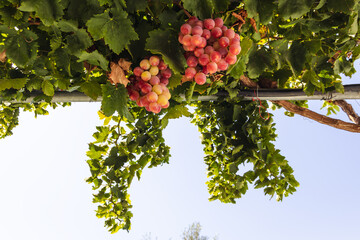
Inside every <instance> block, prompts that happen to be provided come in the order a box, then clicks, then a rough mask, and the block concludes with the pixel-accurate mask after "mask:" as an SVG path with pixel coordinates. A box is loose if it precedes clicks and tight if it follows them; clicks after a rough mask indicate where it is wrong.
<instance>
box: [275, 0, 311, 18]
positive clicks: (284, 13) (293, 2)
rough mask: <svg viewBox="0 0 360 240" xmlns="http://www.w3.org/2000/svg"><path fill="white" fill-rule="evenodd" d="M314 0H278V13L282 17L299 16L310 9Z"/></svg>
mask: <svg viewBox="0 0 360 240" xmlns="http://www.w3.org/2000/svg"><path fill="white" fill-rule="evenodd" d="M313 2H314V0H302V1H298V0H279V13H280V16H281V17H283V18H284V19H289V18H299V17H301V16H302V15H304V14H305V13H307V12H309V11H310V8H311V5H312V4H313Z"/></svg>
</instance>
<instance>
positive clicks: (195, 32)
mask: <svg viewBox="0 0 360 240" xmlns="http://www.w3.org/2000/svg"><path fill="white" fill-rule="evenodd" d="M191 34H192V35H200V36H201V35H202V34H203V29H202V27H200V26H195V27H193V29H192V32H191Z"/></svg>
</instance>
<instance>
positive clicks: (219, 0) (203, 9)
mask: <svg viewBox="0 0 360 240" xmlns="http://www.w3.org/2000/svg"><path fill="white" fill-rule="evenodd" d="M183 3H184V8H185V9H186V10H189V11H191V12H192V13H193V14H194V15H195V16H197V17H199V18H200V19H205V18H210V17H211V16H212V14H213V13H214V12H220V11H224V10H226V9H227V7H228V6H229V4H230V0H184V1H183Z"/></svg>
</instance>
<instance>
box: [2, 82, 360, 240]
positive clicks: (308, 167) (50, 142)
mask: <svg viewBox="0 0 360 240" xmlns="http://www.w3.org/2000/svg"><path fill="white" fill-rule="evenodd" d="M359 82H360V81H359V80H358V78H355V79H354V81H353V83H359ZM358 102H360V101H358ZM353 103H354V104H353V105H354V107H355V108H356V110H357V112H360V105H358V103H356V102H354V101H353ZM99 106H100V105H99V104H98V103H89V104H87V103H82V104H80V103H79V104H73V106H72V107H68V108H59V109H56V110H55V111H50V115H49V116H39V117H38V119H34V118H33V115H32V114H30V113H22V114H21V117H20V126H18V127H17V128H16V129H15V130H14V135H13V136H11V137H8V138H6V139H3V140H1V141H0V151H1V158H0V164H1V168H0V169H1V174H0V182H1V183H2V188H1V195H0V212H1V214H0V239H2V240H23V239H27V240H49V239H51V240H60V239H61V240H63V239H67V240H73V239H74V240H75V239H76V240H79V239H87V240H95V239H96V240H98V239H121V240H141V239H142V236H143V235H145V234H146V233H148V232H151V233H152V236H157V237H158V239H159V240H168V239H170V238H171V239H173V240H175V239H180V236H181V233H182V231H183V230H184V228H186V227H187V226H188V225H189V224H191V223H192V222H195V221H198V222H200V223H201V225H202V226H203V231H202V233H203V234H204V235H207V236H215V235H217V236H218V238H219V239H220V240H233V239H236V240H237V239H247V240H249V239H254V240H255V239H264V238H266V239H268V240H272V239H274V240H275V239H276V240H285V239H286V240H287V239H299V240H300V239H301V240H303V239H307V240H312V239H314V240H315V239H326V240H331V239H334V240H335V239H336V240H338V239H347V240H358V239H359V236H360V228H359V225H360V205H359V202H360V188H359V177H358V175H359V169H360V161H359V160H360V157H359V143H360V135H359V134H355V133H349V132H345V131H342V130H337V129H334V128H331V127H328V126H324V125H321V124H318V123H315V122H314V121H312V120H308V119H306V118H303V117H299V116H296V117H294V118H289V117H286V116H284V115H283V113H282V111H277V112H275V122H276V123H277V129H278V131H277V133H278V136H279V137H278V139H277V142H276V146H277V147H278V148H279V149H281V152H282V154H283V155H285V156H286V158H287V160H289V162H290V165H291V166H292V167H293V168H294V170H295V176H296V177H297V180H298V181H299V182H300V187H299V188H298V191H297V192H296V193H295V194H294V195H292V196H290V197H288V198H285V199H284V201H283V202H276V201H275V199H273V200H269V197H267V196H264V195H263V192H262V189H260V190H253V189H250V190H249V191H248V193H247V194H246V196H245V197H244V198H242V199H239V200H238V201H237V204H235V205H234V204H223V203H220V202H209V201H208V200H207V198H208V196H209V195H208V193H207V189H206V185H205V181H206V172H205V170H206V167H205V165H204V163H203V159H202V158H203V156H204V155H203V152H202V145H201V144H200V139H199V133H198V132H197V129H196V127H195V126H193V125H191V124H190V123H189V121H188V119H185V118H182V119H179V120H175V121H172V122H170V124H169V126H168V128H167V129H166V131H165V138H166V141H167V144H168V145H169V146H170V147H171V154H172V158H171V160H170V164H169V165H164V166H162V167H158V168H154V169H146V170H144V171H143V175H142V179H141V181H140V182H137V181H134V182H133V186H132V189H131V192H130V193H131V199H132V203H133V205H134V208H133V213H134V217H133V219H132V224H133V225H132V230H131V232H130V233H126V232H122V231H120V232H119V233H117V234H115V235H111V234H109V233H108V232H107V231H106V229H105V228H104V227H103V219H97V218H96V216H95V212H94V209H95V208H96V206H95V204H93V203H92V202H91V200H92V195H91V194H92V191H91V186H90V185H89V184H87V183H86V182H85V181H84V179H85V178H87V177H88V176H89V175H90V172H89V169H88V166H87V164H86V162H85V160H86V155H85V153H86V151H87V144H88V143H89V142H90V141H92V136H91V135H92V133H93V132H94V130H95V126H97V125H100V124H101V122H100V121H99V120H98V115H97V110H98V109H99ZM310 106H311V108H312V109H316V110H318V109H319V102H318V101H314V102H311V103H310ZM338 117H341V118H343V119H344V120H347V119H346V117H345V116H344V115H343V114H341V115H339V116H338ZM153 239H155V238H153Z"/></svg>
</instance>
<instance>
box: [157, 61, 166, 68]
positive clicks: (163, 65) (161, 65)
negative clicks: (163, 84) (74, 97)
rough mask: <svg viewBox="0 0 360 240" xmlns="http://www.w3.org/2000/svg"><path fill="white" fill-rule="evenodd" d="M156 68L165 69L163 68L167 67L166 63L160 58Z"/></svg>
mask: <svg viewBox="0 0 360 240" xmlns="http://www.w3.org/2000/svg"><path fill="white" fill-rule="evenodd" d="M158 68H159V70H160V71H161V70H165V69H167V65H166V64H165V62H164V61H163V60H160V63H159V65H158Z"/></svg>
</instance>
